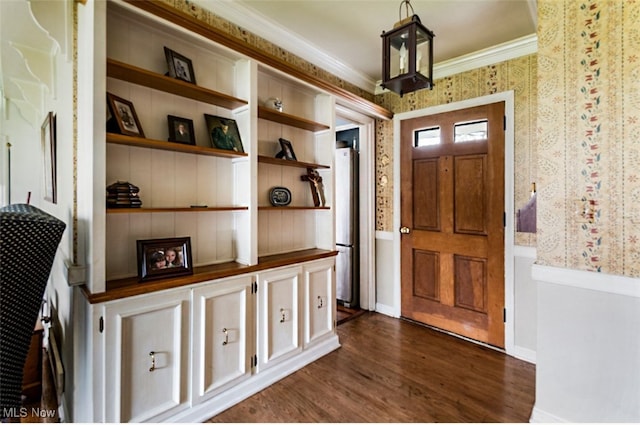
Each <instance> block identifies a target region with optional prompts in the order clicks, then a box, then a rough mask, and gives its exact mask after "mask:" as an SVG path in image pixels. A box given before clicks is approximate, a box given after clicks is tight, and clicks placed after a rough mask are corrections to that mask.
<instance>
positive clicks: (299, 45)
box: [193, 0, 376, 93]
mask: <svg viewBox="0 0 640 425" xmlns="http://www.w3.org/2000/svg"><path fill="white" fill-rule="evenodd" d="M193 2H194V3H196V4H199V5H200V6H201V7H203V8H205V9H208V10H211V9H210V2H206V1H204V0H194V1H193ZM216 4H221V7H219V8H216V9H215V10H212V12H213V13H215V14H216V15H218V16H220V17H222V18H224V19H226V20H228V21H230V22H233V23H234V24H236V25H239V26H241V27H243V28H244V29H246V30H247V31H250V32H252V33H253V34H255V35H257V36H259V37H262V38H264V39H265V40H267V41H270V42H271V43H273V44H275V45H277V46H278V47H281V48H283V49H285V50H287V51H289V52H291V53H293V54H294V55H296V56H299V57H301V58H302V59H304V60H306V61H308V62H310V63H313V64H314V65H316V66H318V67H320V68H322V69H323V70H325V71H328V72H330V73H332V74H334V75H336V76H337V77H339V78H342V79H343V80H345V81H348V82H350V83H351V84H354V85H356V86H358V87H360V88H361V89H363V90H366V91H368V92H369V93H373V92H374V90H375V87H376V81H375V80H374V79H372V78H370V77H369V76H367V75H365V74H363V73H361V72H358V71H356V70H354V69H353V68H351V67H349V66H348V65H347V64H345V63H342V62H340V61H339V60H337V59H336V58H334V57H332V56H330V55H328V54H327V53H326V52H324V51H322V50H320V49H319V48H318V47H317V46H315V45H314V44H313V43H311V42H309V41H308V40H305V39H302V38H300V37H297V38H296V37H291V32H290V31H289V30H288V29H287V28H286V27H283V26H282V25H280V24H278V23H277V22H275V21H273V20H272V19H269V18H267V17H266V16H264V15H262V14H260V13H258V12H256V11H255V10H254V9H251V8H248V7H246V6H244V5H241V4H239V3H238V2H235V1H230V0H225V1H222V2H217V3H216Z"/></svg>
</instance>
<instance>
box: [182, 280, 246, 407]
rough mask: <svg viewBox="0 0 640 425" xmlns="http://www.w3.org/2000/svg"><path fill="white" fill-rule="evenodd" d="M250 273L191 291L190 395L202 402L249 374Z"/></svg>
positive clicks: (195, 400)
mask: <svg viewBox="0 0 640 425" xmlns="http://www.w3.org/2000/svg"><path fill="white" fill-rule="evenodd" d="M251 284H252V280H251V277H250V276H241V277H237V278H230V279H223V280H219V281H217V282H215V284H208V285H203V286H200V287H198V288H195V289H194V290H193V335H194V338H193V345H192V350H191V353H192V356H193V361H192V364H193V373H192V390H191V391H192V398H193V400H194V402H195V403H199V402H202V401H203V400H205V399H208V398H211V397H213V396H215V395H216V394H219V393H221V392H222V391H224V390H225V389H227V388H230V387H232V386H234V385H237V384H238V383H239V382H241V381H243V380H245V379H247V378H249V377H250V376H251V356H252V353H253V351H252V350H253V346H252V344H251V342H250V341H251V338H252V337H253V334H252V329H251V326H250V323H251V320H252V314H251V312H252V311H253V307H252V306H251V304H250V300H251V295H250V294H251Z"/></svg>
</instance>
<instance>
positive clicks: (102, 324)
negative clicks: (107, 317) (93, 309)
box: [98, 316, 104, 333]
mask: <svg viewBox="0 0 640 425" xmlns="http://www.w3.org/2000/svg"><path fill="white" fill-rule="evenodd" d="M98 330H99V331H100V333H102V332H104V317H102V316H100V321H99V323H98Z"/></svg>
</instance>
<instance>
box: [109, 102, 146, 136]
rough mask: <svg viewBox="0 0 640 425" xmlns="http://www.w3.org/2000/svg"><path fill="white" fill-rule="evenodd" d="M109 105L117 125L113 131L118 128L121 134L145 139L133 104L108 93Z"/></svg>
mask: <svg viewBox="0 0 640 425" xmlns="http://www.w3.org/2000/svg"><path fill="white" fill-rule="evenodd" d="M107 103H108V106H109V108H110V109H111V111H110V113H111V115H112V116H113V119H114V120H115V122H116V124H117V125H116V126H113V128H112V129H115V128H117V130H118V131H120V133H121V134H126V135H129V136H137V137H144V131H142V126H141V125H140V120H138V115H137V114H136V110H135V109H134V108H133V103H131V102H129V101H128V100H127V99H123V98H121V97H118V96H116V95H115V94H112V93H107ZM107 115H108V114H107ZM107 126H108V125H107ZM108 128H109V126H108Z"/></svg>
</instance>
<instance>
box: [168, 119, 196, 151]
mask: <svg viewBox="0 0 640 425" xmlns="http://www.w3.org/2000/svg"><path fill="white" fill-rule="evenodd" d="M167 123H168V124H169V141H170V142H176V143H184V144H187V145H195V144H196V137H195V133H194V131H193V121H192V120H190V119H188V118H181V117H176V116H174V115H167Z"/></svg>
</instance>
